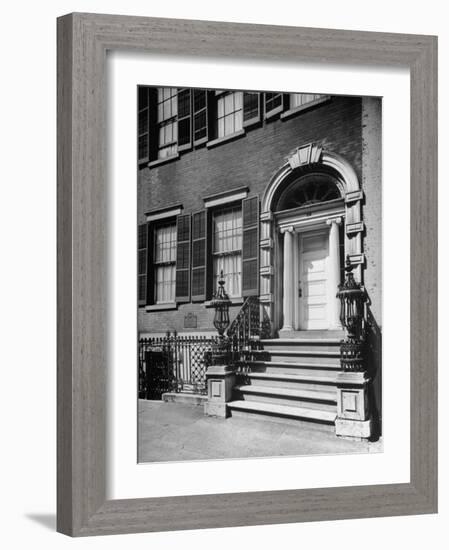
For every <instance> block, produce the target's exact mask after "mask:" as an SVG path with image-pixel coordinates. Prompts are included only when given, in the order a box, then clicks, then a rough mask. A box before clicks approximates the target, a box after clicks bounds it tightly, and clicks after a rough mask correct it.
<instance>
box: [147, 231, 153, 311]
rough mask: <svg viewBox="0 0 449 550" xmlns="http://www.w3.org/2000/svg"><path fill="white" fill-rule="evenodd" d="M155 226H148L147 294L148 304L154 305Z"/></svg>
mask: <svg viewBox="0 0 449 550" xmlns="http://www.w3.org/2000/svg"><path fill="white" fill-rule="evenodd" d="M153 256H154V224H152V223H148V224H147V292H146V303H147V304H148V305H151V304H154V265H153Z"/></svg>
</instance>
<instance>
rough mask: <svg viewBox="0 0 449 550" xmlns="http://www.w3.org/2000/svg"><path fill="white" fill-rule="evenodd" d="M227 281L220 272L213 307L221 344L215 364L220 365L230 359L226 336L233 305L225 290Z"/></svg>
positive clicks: (216, 353) (214, 354)
mask: <svg viewBox="0 0 449 550" xmlns="http://www.w3.org/2000/svg"><path fill="white" fill-rule="evenodd" d="M224 285H225V280H224V277H223V270H221V272H220V278H219V280H218V288H217V291H216V292H215V293H214V295H213V298H212V302H211V305H212V307H213V308H214V309H215V315H214V327H215V328H216V329H217V331H218V336H219V343H218V345H217V348H216V349H215V350H214V353H213V360H214V363H215V364H220V363H223V362H225V361H226V360H227V359H228V351H229V345H228V340H227V338H226V337H225V336H224V333H225V331H226V329H227V328H228V327H229V306H230V305H231V304H232V302H231V300H230V299H229V296H228V295H227V294H226V291H225V289H224Z"/></svg>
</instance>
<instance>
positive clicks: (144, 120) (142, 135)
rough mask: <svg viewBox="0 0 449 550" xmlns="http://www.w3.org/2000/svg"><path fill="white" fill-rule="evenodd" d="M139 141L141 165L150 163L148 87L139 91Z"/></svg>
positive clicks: (142, 87)
mask: <svg viewBox="0 0 449 550" xmlns="http://www.w3.org/2000/svg"><path fill="white" fill-rule="evenodd" d="M137 140H138V148H137V154H138V161H139V163H143V162H148V161H149V151H150V104H149V88H148V86H139V87H138V89H137Z"/></svg>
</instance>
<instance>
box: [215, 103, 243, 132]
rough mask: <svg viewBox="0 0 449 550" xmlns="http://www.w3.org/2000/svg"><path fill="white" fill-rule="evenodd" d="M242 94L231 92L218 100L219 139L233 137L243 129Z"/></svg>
mask: <svg viewBox="0 0 449 550" xmlns="http://www.w3.org/2000/svg"><path fill="white" fill-rule="evenodd" d="M242 94H243V93H242V92H231V93H228V94H226V95H225V96H222V97H220V98H219V99H218V102H217V121H218V137H223V136H228V135H231V134H233V133H235V132H236V131H238V130H241V129H242V128H243V116H242V113H243V106H242Z"/></svg>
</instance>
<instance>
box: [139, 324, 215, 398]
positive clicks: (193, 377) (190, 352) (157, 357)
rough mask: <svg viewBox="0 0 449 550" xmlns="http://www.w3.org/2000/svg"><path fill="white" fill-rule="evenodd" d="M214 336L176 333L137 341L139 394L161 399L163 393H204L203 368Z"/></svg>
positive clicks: (204, 379) (213, 342)
mask: <svg viewBox="0 0 449 550" xmlns="http://www.w3.org/2000/svg"><path fill="white" fill-rule="evenodd" d="M217 342H218V337H216V336H212V337H210V336H178V335H177V334H176V333H167V334H166V335H165V336H162V337H150V338H141V339H140V340H139V397H141V398H143V399H161V397H162V394H163V393H165V392H188V393H199V394H205V393H206V370H207V367H208V365H209V364H210V361H211V352H212V349H213V347H214V346H216V345H217Z"/></svg>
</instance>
